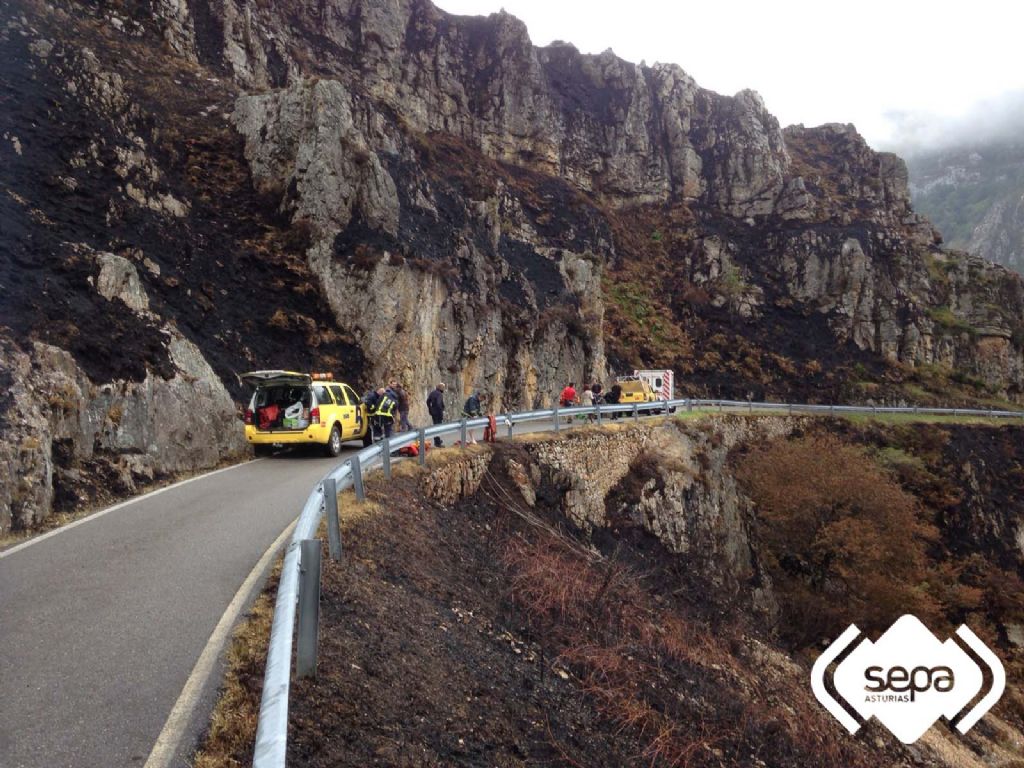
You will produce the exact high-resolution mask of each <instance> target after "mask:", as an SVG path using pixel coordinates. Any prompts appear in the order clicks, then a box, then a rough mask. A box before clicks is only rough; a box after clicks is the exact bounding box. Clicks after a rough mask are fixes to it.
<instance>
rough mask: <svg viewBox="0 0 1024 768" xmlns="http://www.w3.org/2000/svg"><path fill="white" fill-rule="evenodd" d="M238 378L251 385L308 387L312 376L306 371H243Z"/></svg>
mask: <svg viewBox="0 0 1024 768" xmlns="http://www.w3.org/2000/svg"><path fill="white" fill-rule="evenodd" d="M239 378H240V379H241V380H242V383H244V384H249V385H250V386H253V387H260V386H264V387H265V386H271V387H273V386H284V387H287V386H292V387H308V386H309V385H310V384H311V383H312V381H313V377H312V376H310V375H309V374H308V373H297V372H295V371H249V372H248V373H243V374H242V375H241V376H239Z"/></svg>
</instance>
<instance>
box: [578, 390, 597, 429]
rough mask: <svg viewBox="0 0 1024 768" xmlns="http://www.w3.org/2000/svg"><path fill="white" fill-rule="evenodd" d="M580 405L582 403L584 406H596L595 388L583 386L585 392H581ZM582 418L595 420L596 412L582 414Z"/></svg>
mask: <svg viewBox="0 0 1024 768" xmlns="http://www.w3.org/2000/svg"><path fill="white" fill-rule="evenodd" d="M580 405H582V406H583V407H584V408H593V407H594V392H593V390H591V389H590V387H587V386H584V387H583V392H581V393H580ZM581 418H582V419H585V420H587V421H593V420H594V414H592V413H588V414H586V415H585V416H581Z"/></svg>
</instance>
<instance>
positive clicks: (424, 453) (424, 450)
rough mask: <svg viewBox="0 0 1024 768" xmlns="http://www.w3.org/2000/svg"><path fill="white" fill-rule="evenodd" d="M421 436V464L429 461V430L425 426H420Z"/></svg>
mask: <svg viewBox="0 0 1024 768" xmlns="http://www.w3.org/2000/svg"><path fill="white" fill-rule="evenodd" d="M419 438H420V452H419V460H420V464H426V463H427V430H426V429H424V428H423V427H420V433H419Z"/></svg>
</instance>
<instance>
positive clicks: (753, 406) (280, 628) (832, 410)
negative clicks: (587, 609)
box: [253, 399, 1024, 768]
mask: <svg viewBox="0 0 1024 768" xmlns="http://www.w3.org/2000/svg"><path fill="white" fill-rule="evenodd" d="M680 408H685V409H686V410H687V411H692V410H694V409H709V408H710V409H712V410H714V409H716V408H717V409H718V411H719V412H721V413H724V412H726V410H728V411H731V412H736V411H745V412H748V413H753V412H754V411H755V410H756V411H760V412H764V411H777V412H779V413H780V414H781V415H798V414H829V415H835V414H849V413H860V414H873V415H878V414H893V413H910V414H919V415H928V416H954V417H958V416H968V417H981V418H991V419H1021V420H1022V421H1024V411H1005V410H995V409H990V410H981V409H976V408H920V407H893V406H859V405H805V404H796V403H761V402H750V401H746V400H697V399H680V400H668V401H665V400H659V401H656V402H653V403H624V404H621V405H607V404H605V405H596V406H590V407H588V406H582V407H575V408H548V409H543V410H534V411H525V412H523V413H513V414H501V415H499V416H497V417H496V418H497V422H498V424H499V425H501V424H504V425H506V426H507V428H508V434H510V435H511V434H512V425H513V424H522V423H525V422H532V421H545V422H547V421H553V422H554V430H555V431H557V430H558V429H559V427H560V426H568V425H560V423H559V422H560V419H561V418H562V417H566V416H569V417H571V416H586V415H593V416H594V417H595V423H598V424H600V423H601V422H602V417H604V416H608V415H612V414H623V415H626V416H631V417H632V418H633V419H638V418H639V417H640V415H641V414H645V415H650V414H651V413H652V412H654V413H666V414H667V413H669V412H671V411H675V410H678V409H680ZM488 424H489V419H488V418H477V419H462V420H461V421H456V422H448V423H446V424H436V425H434V426H430V427H425V428H421V429H419V430H417V431H414V432H403V433H402V434H400V435H398V436H397V437H392V438H390V439H389V440H387V441H381V442H378V443H376V444H374V445H371V446H369V447H368V448H364V449H363V450H362V451H360V452H359V453H358V454H357V455H356V456H355V457H353V459H349V460H348V461H346V462H345V463H343V464H341V465H339V466H338V467H336V468H335V469H333V470H331V472H329V473H328V474H327V475H326V476H325V477H324V478H323V479H322V480H321V481H320V482H319V483H317V485H316V487H315V488H314V489H313V491H312V493H310V495H309V498H308V499H306V503H305V505H304V506H303V507H302V512H301V514H300V515H299V520H298V522H297V523H296V525H295V531H294V533H293V534H292V538H291V541H290V542H289V544H288V548H287V550H286V551H285V556H284V565H283V566H282V569H281V579H280V582H279V583H278V587H277V600H276V602H275V604H274V621H273V625H272V627H271V630H270V644H269V646H268V649H267V663H266V670H265V672H264V677H263V697H262V699H261V701H260V715H259V724H258V726H257V730H256V747H255V752H254V754H253V768H284V765H285V758H286V755H287V737H288V689H289V684H290V682H291V658H292V641H293V635H294V628H295V616H296V605H297V602H298V599H299V577H300V572H301V567H302V563H301V556H300V552H301V550H302V542H303V541H305V540H308V539H312V538H314V537H315V536H316V532H317V528H318V527H319V526H320V520H321V518H322V517H323V515H324V509H325V498H324V486H325V484H326V485H327V486H328V487H331V486H333V487H334V488H336V489H337V490H339V491H340V490H343V489H345V488H348V487H350V486H353V485H354V486H355V487H356V490H357V492H358V493H359V495H360V496H361V495H362V493H361V491H362V475H363V473H365V472H366V470H368V469H370V468H371V467H373V466H374V465H375V464H378V463H381V464H384V466H385V471H389V467H390V454H391V453H393V452H395V451H397V450H399V449H401V448H404V447H406V446H409V445H412V444H413V443H417V444H419V445H420V447H421V450H420V452H419V457H420V463H422V462H423V460H424V458H425V453H426V451H424V450H422V448H423V446H424V444H425V443H426V441H427V440H432V439H433V438H435V437H446V436H449V435H459V436H461V437H462V442H463V445H465V435H466V432H467V430H470V429H480V428H482V427H486V426H487V425H488ZM499 429H500V426H499ZM385 444H386V447H387V449H388V452H387V454H385V453H384V450H383V448H384V445H385ZM385 456H386V457H387V460H385ZM328 481H333V482H328ZM339 547H340V543H339Z"/></svg>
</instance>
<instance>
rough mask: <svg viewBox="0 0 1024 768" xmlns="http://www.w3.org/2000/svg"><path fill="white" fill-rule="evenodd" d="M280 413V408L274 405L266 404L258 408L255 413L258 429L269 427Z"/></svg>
mask: <svg viewBox="0 0 1024 768" xmlns="http://www.w3.org/2000/svg"><path fill="white" fill-rule="evenodd" d="M280 413H281V409H280V408H279V407H278V406H276V405H268V406H266V407H264V408H260V409H258V410H257V411H256V415H257V416H258V417H259V421H260V429H270V425H271V424H273V423H274V422H275V421H277V417H278V415H279V414H280Z"/></svg>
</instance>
